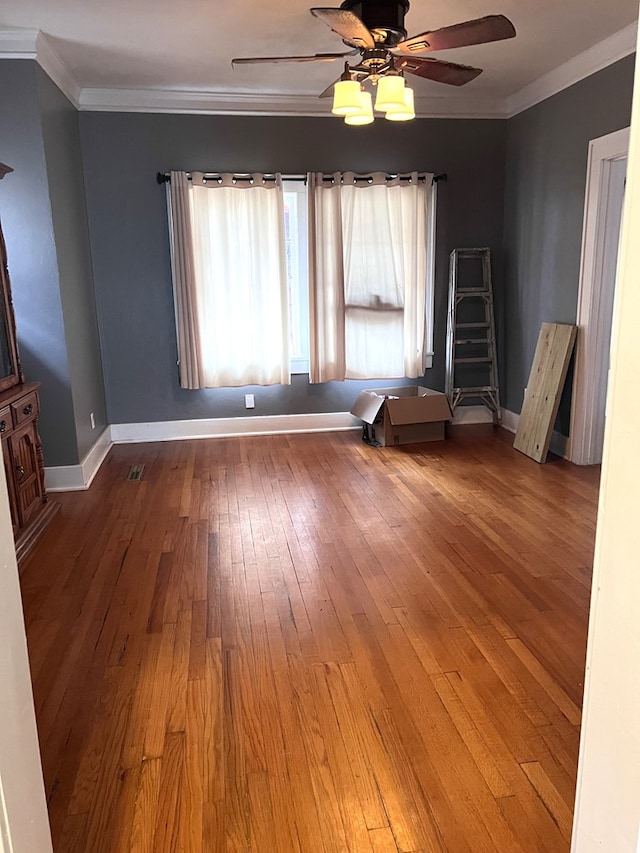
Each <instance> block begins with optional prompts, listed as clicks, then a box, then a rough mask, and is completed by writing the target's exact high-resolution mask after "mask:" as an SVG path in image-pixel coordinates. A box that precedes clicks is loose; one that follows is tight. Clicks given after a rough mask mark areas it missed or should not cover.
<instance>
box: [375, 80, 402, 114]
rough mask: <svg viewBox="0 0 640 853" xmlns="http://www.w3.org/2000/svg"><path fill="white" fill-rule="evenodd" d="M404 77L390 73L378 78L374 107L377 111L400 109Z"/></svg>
mask: <svg viewBox="0 0 640 853" xmlns="http://www.w3.org/2000/svg"><path fill="white" fill-rule="evenodd" d="M404 91H405V85H404V77H400V76H398V75H392V76H389V77H381V78H380V79H379V80H378V91H377V94H376V102H375V109H376V110H378V111H379V112H387V110H401V109H403V107H404Z"/></svg>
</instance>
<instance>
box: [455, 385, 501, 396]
mask: <svg viewBox="0 0 640 853" xmlns="http://www.w3.org/2000/svg"><path fill="white" fill-rule="evenodd" d="M497 390H498V388H497V386H495V385H479V386H478V387H477V388H454V389H453V391H454V393H455V394H482V393H484V392H487V391H497Z"/></svg>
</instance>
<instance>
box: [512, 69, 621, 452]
mask: <svg viewBox="0 0 640 853" xmlns="http://www.w3.org/2000/svg"><path fill="white" fill-rule="evenodd" d="M633 70H634V57H633V56H630V57H627V58H625V59H622V60H620V61H619V62H617V63H615V64H614V65H611V66H609V67H608V68H605V69H604V70H602V71H600V72H598V73H597V74H594V75H592V76H591V77H589V78H587V79H585V80H582V81H581V82H579V83H576V84H575V85H574V86H571V87H570V88H568V89H565V90H564V91H562V92H560V93H559V94H557V95H554V96H553V97H551V98H549V99H547V100H546V101H544V102H542V103H540V104H537V105H536V106H534V107H532V108H531V109H528V110H526V111H525V112H523V113H520V114H519V115H517V116H515V117H514V118H512V119H509V121H508V131H507V158H506V190H505V217H504V222H505V229H504V262H505V267H504V275H505V288H504V294H503V297H504V298H503V299H502V300H500V303H499V313H500V316H501V323H500V327H501V329H502V332H503V335H502V346H501V350H502V353H503V358H502V360H501V385H502V403H503V405H504V406H505V407H506V408H507V409H510V410H511V411H513V412H516V413H517V412H520V410H521V407H522V396H523V390H524V387H525V385H526V383H527V380H528V377H529V371H530V368H531V362H532V360H533V354H534V351H535V346H536V342H537V339H538V334H539V331H540V324H541V323H542V322H553V323H575V321H576V310H577V301H578V283H579V273H580V250H581V240H582V223H583V208H584V197H585V187H586V176H587V156H588V146H589V141H590V140H591V139H596V138H598V137H600V136H604V135H605V134H607V133H612V132H613V131H615V130H619V129H621V128H623V127H627V126H628V125H629V123H630V120H631V96H632V90H633ZM569 402H570V379H569V380H568V383H567V387H566V388H565V394H564V395H563V401H562V405H561V411H560V418H559V422H558V424H557V428H559V429H560V430H561V431H562V432H563V434H565V435H568V427H569Z"/></svg>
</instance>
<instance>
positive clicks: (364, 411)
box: [351, 385, 453, 447]
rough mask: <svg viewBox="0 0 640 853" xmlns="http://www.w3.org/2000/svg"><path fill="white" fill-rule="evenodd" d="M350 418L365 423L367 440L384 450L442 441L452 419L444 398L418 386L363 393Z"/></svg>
mask: <svg viewBox="0 0 640 853" xmlns="http://www.w3.org/2000/svg"><path fill="white" fill-rule="evenodd" d="M351 414H352V415H354V416H355V417H356V418H360V420H361V421H363V424H364V438H365V440H366V441H369V442H370V443H375V444H380V445H382V446H383V447H384V446H386V447H391V446H395V445H399V444H415V443H417V442H421V441H441V440H442V439H444V437H445V435H444V427H445V423H446V422H447V421H448V420H450V419H451V418H452V417H453V415H452V412H451V406H450V405H449V400H448V399H447V397H446V395H445V394H442V393H441V392H440V391H432V390H431V389H430V388H423V387H421V386H419V385H408V386H405V387H402V388H381V389H376V390H375V391H361V392H360V394H358V396H357V398H356V401H355V403H354V404H353V408H352V409H351Z"/></svg>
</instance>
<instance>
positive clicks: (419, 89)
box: [0, 0, 638, 115]
mask: <svg viewBox="0 0 640 853" xmlns="http://www.w3.org/2000/svg"><path fill="white" fill-rule="evenodd" d="M335 5H336V6H337V5H339V3H335ZM488 14H504V15H506V16H507V17H508V18H510V19H511V21H512V22H513V23H514V25H515V27H516V30H517V33H518V34H517V37H516V38H515V39H512V40H510V41H503V42H496V43H493V44H486V45H478V46H474V47H467V48H461V49H458V50H455V51H453V50H452V51H442V52H439V53H438V54H430V56H433V57H436V56H437V58H443V59H450V60H452V61H455V62H460V63H463V64H466V65H475V66H477V67H479V68H483V69H484V73H483V74H481V75H480V76H479V77H478V78H477V79H476V80H474V81H472V82H471V83H469V84H467V85H466V86H464V87H461V88H460V89H458V88H454V87H450V86H444V85H442V84H438V83H434V82H431V81H428V80H423V79H418V78H412V80H413V87H414V90H415V93H416V99H417V103H418V111H419V113H420V114H423V115H428V114H434V115H443V114H447V112H450V114H452V115H462V114H469V115H474V114H477V115H481V114H487V115H492V114H495V115H499V114H505V113H509V111H510V110H511V112H513V111H514V109H513V104H516V106H517V99H518V94H519V93H523V92H525V93H528V99H529V101H531V102H535V99H536V98H535V91H536V85H538V87H540V85H541V83H540V78H542V81H545V80H548V81H550V80H551V77H550V72H553V70H554V69H558V68H559V67H564V68H565V69H568V70H569V73H568V74H566V75H565V76H566V77H567V80H568V82H573V79H572V77H573V78H574V79H579V78H580V76H584V74H585V73H589V71H590V70H595V69H596V68H597V67H603V66H604V65H606V64H608V62H610V61H611V59H615V58H618V57H619V56H623V55H626V54H628V53H630V52H631V50H632V46H633V45H634V44H635V28H634V22H635V21H636V20H637V17H638V0H413V2H412V5H411V8H410V10H409V12H408V13H407V16H406V19H405V26H406V28H407V30H408V33H409V35H415V34H417V33H421V32H423V31H425V30H430V29H437V28H439V27H442V26H447V25H449V24H454V23H458V22H460V21H466V20H471V19H473V18H478V17H482V16H484V15H488ZM14 28H21V29H20V30H15V29H14ZM35 31H40V32H41V33H42V34H44V36H45V37H44V38H43V36H39V37H38V39H37V42H36V33H35ZM601 43H602V44H601ZM34 45H35V47H34ZM346 49H347V48H346V47H345V46H344V45H343V43H342V41H341V40H340V38H339V37H338V36H337V35H335V34H334V33H332V32H331V30H329V29H328V27H326V26H325V25H324V24H323V23H322V22H321V21H319V20H318V19H316V18H314V17H313V16H312V15H311V14H310V13H309V6H308V4H307V0H272V2H269V3H267V2H264V0H262V2H260V0H231V2H228V3H224V4H223V3H222V2H220V0H206V2H205V0H183V2H181V3H177V2H176V0H55V2H52V0H2V4H1V6H0V56H12V55H19V56H31V55H34V56H37V58H38V59H39V61H40V62H41V64H42V65H43V67H45V69H46V70H48V71H50V73H51V76H53V78H54V79H56V78H59V79H56V82H60V81H62V82H63V84H65V85H63V88H64V89H66V91H67V94H69V89H71V90H73V91H72V92H71V95H72V96H73V97H74V99H75V100H76V102H77V103H78V104H79V105H80V107H85V108H90V107H91V108H104V109H110V108H111V109H115V108H117V107H118V105H120V106H123V107H125V108H126V107H129V108H131V109H136V108H142V109H144V108H145V102H146V106H147V108H153V106H154V104H155V105H156V106H157V105H159V104H162V103H164V104H165V106H166V108H167V109H169V110H178V109H180V104H185V105H186V108H189V105H191V109H192V110H195V111H197V110H203V111H216V110H219V111H223V112H231V111H237V110H243V109H244V110H247V111H252V112H257V111H263V112H269V111H274V112H285V113H286V112H289V113H296V112H301V113H307V114H315V113H326V112H328V110H329V108H330V103H328V102H327V101H326V99H325V100H322V101H320V100H319V99H318V97H317V96H318V95H319V93H320V92H321V91H322V90H323V89H325V87H326V86H328V85H329V84H330V83H332V82H333V81H334V80H335V79H336V78H337V77H338V76H339V75H340V72H341V70H342V65H341V63H340V61H339V60H338V61H336V62H333V63H324V62H323V63H300V64H288V63H287V64H278V65H255V66H241V67H237V68H235V69H234V68H232V67H231V59H232V58H233V57H237V56H269V55H271V56H273V55H288V54H314V53H321V52H340V51H342V50H346ZM585 52H586V53H585ZM579 55H582V58H581V57H580V56H579ZM576 56H578V59H575V57H576ZM587 58H588V63H587ZM567 63H568V64H567ZM585 63H586V64H585ZM589 63H590V64H589ZM587 65H588V66H589V67H588V68H587ZM583 67H584V68H585V70H584V71H582V72H581V70H580V69H581V68H583ZM535 81H539V82H538V83H537V84H536V82H535ZM549 85H552V84H551V83H549ZM547 88H548V87H547ZM557 88H561V86H558V87H557ZM514 99H515V100H514ZM216 105H217V106H216ZM509 105H511V106H509ZM516 111H517V110H516Z"/></svg>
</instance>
